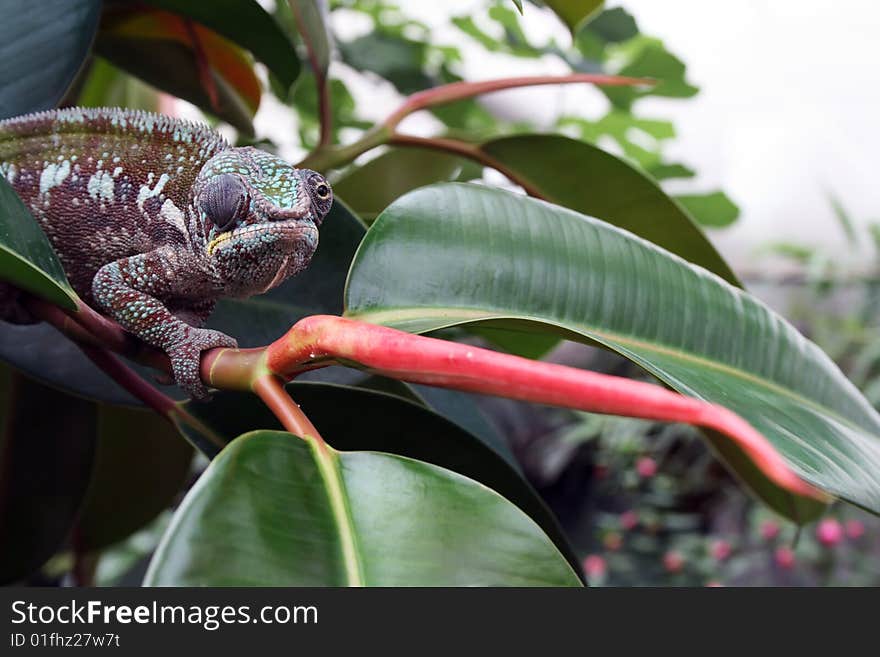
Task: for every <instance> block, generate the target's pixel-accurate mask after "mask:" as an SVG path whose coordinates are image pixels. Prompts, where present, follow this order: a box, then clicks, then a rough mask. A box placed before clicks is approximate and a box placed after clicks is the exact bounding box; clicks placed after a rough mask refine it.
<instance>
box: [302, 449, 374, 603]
mask: <svg viewBox="0 0 880 657" xmlns="http://www.w3.org/2000/svg"><path fill="white" fill-rule="evenodd" d="M303 438H304V439H305V440H306V441H307V442H308V443H309V448H310V449H311V451H312V455H313V456H314V459H315V464H316V465H317V466H318V472H319V474H320V475H321V478H322V479H323V480H324V486H325V489H326V491H327V498H328V500H329V502H330V510H331V512H332V513H333V519H334V521H335V525H336V528H337V531H338V532H339V542H340V551H341V552H342V561H343V564H344V566H345V575H346V577H347V579H348V585H349V586H353V587H362V586H366V581H365V578H364V569H363V565H362V564H361V561H360V558H359V557H358V554H359V550H358V545H357V535H356V531H355V526H354V519H353V518H352V516H351V508H350V507H349V505H348V501H347V500H348V495H347V494H346V492H345V482H344V481H343V480H342V473H341V472H340V471H339V454H338V453H337V452H336V451H334V450H333V449H332V448H330V447H329V446H328V445H327V444H326V443H324V442H322V441H319V440H318V439H315V438H313V437H311V436H303Z"/></svg>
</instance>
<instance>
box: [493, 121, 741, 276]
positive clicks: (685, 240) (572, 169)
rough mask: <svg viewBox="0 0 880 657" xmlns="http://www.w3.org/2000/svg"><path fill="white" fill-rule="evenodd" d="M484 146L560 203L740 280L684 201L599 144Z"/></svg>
mask: <svg viewBox="0 0 880 657" xmlns="http://www.w3.org/2000/svg"><path fill="white" fill-rule="evenodd" d="M483 150H485V151H486V152H487V153H489V154H490V155H491V156H492V157H494V158H495V159H497V160H499V161H501V162H502V163H503V164H504V165H505V166H507V167H509V168H510V169H512V170H513V171H514V172H516V173H517V174H518V175H520V176H522V177H524V178H526V179H527V180H528V181H529V182H530V183H531V184H532V185H535V186H536V187H538V188H539V189H540V190H541V192H542V193H543V194H544V196H545V197H546V198H547V199H548V200H550V201H552V202H554V203H558V204H559V205H564V206H566V207H569V208H571V209H573V210H577V211H578V212H583V213H584V214H588V215H590V216H593V217H597V218H599V219H603V220H604V221H607V222H609V223H612V224H614V225H615V226H619V227H620V228H623V229H625V230H628V231H630V232H632V233H635V234H636V235H638V236H639V237H643V238H645V239H647V240H649V241H651V242H653V243H654V244H657V245H659V246H662V247H663V248H665V249H667V250H669V251H671V252H672V253H675V254H676V255H680V256H681V257H683V258H685V259H686V260H689V261H691V262H693V263H695V264H698V265H700V266H702V267H705V268H706V269H708V270H710V271H713V272H715V273H716V274H718V275H719V276H721V277H722V278H725V279H727V280H728V281H729V282H731V283H734V284H737V285H738V284H739V281H738V280H737V278H736V275H735V274H734V273H733V271H732V270H731V269H730V267H729V266H728V264H727V263H726V262H725V261H724V259H723V258H722V257H721V256H720V255H719V254H718V251H716V250H715V247H713V246H712V244H711V243H710V242H709V240H708V239H706V236H705V235H704V234H703V232H702V231H701V230H700V229H699V228H698V227H697V226H696V224H695V223H694V222H693V220H692V219H691V218H690V216H688V214H687V212H685V211H684V210H683V209H682V207H681V206H680V205H679V204H677V203H676V202H675V201H673V200H672V199H671V198H670V197H669V196H667V195H666V194H665V193H664V192H663V190H662V189H660V187H659V186H658V185H657V184H656V183H655V182H654V181H653V180H651V179H650V178H649V177H648V176H646V175H645V174H643V173H642V172H640V171H639V170H638V169H636V168H634V167H632V166H630V165H629V164H627V163H626V162H624V161H623V160H621V159H620V158H617V157H615V156H614V155H611V154H610V153H606V152H605V151H603V150H602V149H600V148H597V147H596V146H593V145H592V144H587V143H585V142H581V141H576V140H574V139H569V138H567V137H561V136H556V135H522V136H516V137H503V138H501V139H496V140H494V141H490V142H488V143H486V144H484V145H483Z"/></svg>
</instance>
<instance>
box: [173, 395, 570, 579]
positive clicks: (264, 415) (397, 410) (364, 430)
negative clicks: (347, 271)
mask: <svg viewBox="0 0 880 657" xmlns="http://www.w3.org/2000/svg"><path fill="white" fill-rule="evenodd" d="M287 390H288V392H289V393H290V395H291V397H292V398H293V399H294V400H295V401H296V403H297V404H299V405H300V406H301V407H302V409H303V411H304V412H305V413H306V414H307V415H308V416H309V419H310V420H311V421H312V423H313V424H314V425H315V427H316V428H317V430H318V431H319V432H320V433H321V435H322V436H323V437H324V440H326V441H327V442H328V443H330V444H331V445H332V446H333V447H334V448H336V449H339V450H343V451H357V450H368V451H379V452H389V453H391V454H396V455H398V456H405V457H407V458H411V459H416V460H419V461H425V462H427V463H432V464H434V465H437V466H439V467H443V468H447V469H449V470H452V471H454V472H457V473H458V474H461V475H464V476H466V477H470V478H471V479H475V480H477V481H479V482H480V483H481V484H484V485H486V486H488V487H489V488H491V489H493V490H494V491H496V492H498V493H499V494H501V495H503V496H504V497H506V498H507V499H508V500H510V501H511V502H513V503H514V504H516V505H517V506H518V507H519V508H520V509H522V510H523V511H524V512H525V513H527V514H528V515H529V516H530V517H531V518H532V519H533V520H534V521H535V522H536V523H538V524H539V525H540V526H541V527H542V528H543V530H544V531H545V532H546V533H547V534H548V535H549V536H550V537H551V538H552V539H553V540H554V541H555V542H556V544H557V545H558V546H559V549H560V550H562V551H563V552H565V554H566V555H567V558H568V559H569V561H570V562H571V563H572V565H573V567H575V568H576V567H577V559H576V557H575V556H574V552H573V550H572V549H571V547H569V546H568V543H567V539H566V538H565V535H564V534H563V533H562V530H561V529H560V528H559V525H558V523H557V522H556V519H555V518H554V517H553V515H552V514H551V513H550V512H549V511H548V509H547V507H546V506H545V505H544V503H543V501H542V500H541V498H540V497H539V496H538V494H537V493H535V491H534V489H533V488H532V487H531V485H530V484H529V483H528V482H527V481H526V479H525V478H524V477H523V475H522V474H521V473H520V472H519V471H518V470H517V469H515V468H514V467H513V465H512V462H509V461H507V460H506V459H507V458H512V457H510V456H509V452H507V453H505V454H503V455H502V454H500V453H499V451H498V450H497V449H496V447H495V446H494V445H492V444H489V443H488V441H484V440H483V439H482V438H481V437H476V436H475V435H473V434H471V433H468V432H467V431H465V430H464V429H462V428H461V426H460V425H457V424H455V423H453V422H452V421H450V420H449V419H447V418H445V417H443V416H441V415H438V414H437V413H435V412H433V411H432V410H430V409H428V408H425V406H423V405H421V404H419V403H417V402H413V401H409V400H405V399H403V398H401V397H399V396H397V395H392V394H387V393H384V392H376V391H373V390H365V389H361V388H353V387H349V386H338V385H331V384H326V383H293V384H289V385H288V386H287ZM419 390H420V392H421V391H422V390H424V388H423V387H421V386H420V388H419ZM186 408H187V410H188V411H189V412H190V413H192V414H193V415H195V416H196V417H197V418H199V420H201V421H202V422H203V423H204V424H205V425H206V426H208V427H211V428H213V429H215V430H216V431H217V433H219V434H221V435H222V436H223V437H224V438H226V439H227V440H230V441H231V440H233V439H234V438H235V437H236V435H238V432H247V431H253V430H254V429H280V428H281V427H280V425H279V424H278V420H277V419H276V418H275V416H274V415H272V414H271V413H270V412H269V410H268V409H267V408H266V406H265V405H264V404H263V403H262V402H261V401H260V400H259V399H257V398H256V397H255V396H254V395H251V394H244V393H229V392H224V393H219V394H218V397H217V399H216V400H215V402H214V403H212V404H198V403H192V402H187V403H186ZM340 408H344V409H346V412H345V413H340V412H339V409H340ZM445 410H449V407H448V404H447V405H446V409H445ZM459 410H460V409H455V412H456V413H457V412H458V411H459ZM184 433H185V434H186V435H187V437H188V438H190V439H191V440H193V441H194V442H196V443H197V444H202V443H204V441H203V439H202V437H201V436H200V435H198V434H197V433H196V432H195V431H193V429H192V428H190V427H185V428H184ZM214 455H215V454H214V453H209V456H214ZM513 463H515V462H513Z"/></svg>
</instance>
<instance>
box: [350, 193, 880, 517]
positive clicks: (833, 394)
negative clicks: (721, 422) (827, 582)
mask: <svg viewBox="0 0 880 657" xmlns="http://www.w3.org/2000/svg"><path fill="white" fill-rule="evenodd" d="M623 193H625V192H623ZM630 193H631V192H630ZM346 308H347V310H346V313H347V315H349V316H351V317H355V318H358V319H362V320H365V321H370V322H373V323H381V324H388V325H393V326H396V327H398V328H402V329H404V330H409V331H419V332H423V331H430V330H436V329H439V328H441V327H445V326H451V325H456V324H465V323H468V322H478V321H483V320H490V319H502V318H509V319H519V320H521V321H522V322H523V326H529V325H531V326H532V327H533V328H534V330H538V331H543V332H553V333H557V334H559V333H561V334H562V335H564V336H566V337H570V338H573V339H579V340H582V341H584V342H592V343H598V344H601V345H604V346H605V347H607V348H609V349H612V350H614V351H617V352H618V353H620V354H622V355H623V356H625V357H627V358H629V359H630V360H632V361H634V362H635V363H637V364H639V365H640V366H642V367H644V368H645V369H646V370H647V371H649V372H650V373H652V374H654V375H655V376H657V377H658V378H659V379H660V380H661V381H663V382H665V383H666V384H668V385H669V386H670V387H672V388H674V389H675V390H678V391H679V392H682V393H684V394H688V395H692V396H695V397H699V398H702V399H705V400H707V401H710V402H714V403H717V404H721V405H723V406H725V407H727V408H729V409H731V410H733V411H734V412H736V413H738V414H739V415H741V416H742V417H743V418H745V419H746V420H747V421H749V422H750V423H751V424H752V425H753V426H754V427H755V428H756V429H757V430H758V431H760V432H761V433H762V434H764V436H766V437H767V438H768V439H769V440H770V441H771V442H772V443H773V445H774V446H775V447H776V448H777V449H778V450H779V452H780V454H781V455H782V456H783V458H785V459H786V461H787V462H788V463H789V465H790V466H791V467H792V468H793V470H794V471H795V472H797V473H798V474H799V475H801V476H802V477H803V478H804V479H806V480H807V481H809V482H811V483H813V484H815V485H816V486H818V487H820V488H822V489H824V490H826V491H828V492H830V493H832V494H833V495H836V496H839V497H841V498H843V499H846V500H849V501H851V502H853V503H855V504H858V505H860V506H863V507H865V508H867V509H870V510H872V511H875V512H880V476H878V469H877V467H875V466H876V464H877V463H880V416H878V414H877V413H876V412H875V411H874V409H873V408H871V406H870V405H869V404H868V402H867V401H866V400H865V399H864V397H862V395H861V394H860V393H859V392H858V391H857V390H856V389H855V387H854V386H853V385H852V384H851V383H850V382H849V381H847V380H846V378H845V377H844V376H843V375H842V374H841V372H840V370H839V369H838V368H837V366H835V365H834V364H833V363H832V362H831V360H830V359H829V358H828V357H827V356H826V355H825V354H824V353H823V352H822V351H821V350H820V349H819V348H818V347H816V346H815V345H814V344H812V343H810V342H809V341H807V340H806V339H805V338H804V337H803V336H802V335H800V334H799V333H798V332H797V331H796V330H795V329H794V328H793V327H792V326H791V325H790V324H788V323H787V322H786V321H785V320H783V319H782V318H781V317H779V316H778V315H776V314H775V313H773V312H772V311H771V310H770V309H768V308H767V307H766V306H765V305H764V304H762V303H761V302H760V301H758V300H756V299H755V298H754V297H751V296H750V295H748V294H747V293H745V292H743V291H742V290H738V289H736V288H734V287H731V286H730V285H728V284H726V283H725V282H724V281H722V280H720V279H719V278H718V277H716V276H713V275H711V274H709V273H707V272H706V271H704V270H701V269H699V268H696V267H693V266H690V265H688V264H687V263H685V262H683V261H682V260H680V259H679V258H676V257H674V256H672V255H670V254H669V253H667V252H665V251H663V250H662V249H659V248H657V247H656V246H654V245H652V244H650V243H648V242H645V241H643V240H639V239H637V238H635V237H633V236H632V235H630V234H628V233H626V232H623V231H621V230H619V229H617V228H615V227H613V226H610V225H608V224H606V223H604V222H602V221H598V220H596V219H592V218H589V217H585V216H583V215H580V214H577V213H574V212H571V211H569V210H565V209H563V208H559V207H556V206H552V205H548V204H545V203H541V202H538V201H534V200H532V199H528V198H523V197H520V196H517V195H514V194H510V193H507V192H501V191H499V190H493V189H488V188H484V187H480V186H475V185H460V184H445V185H435V186H432V187H427V188H422V189H420V190H417V191H415V192H412V193H410V194H408V195H407V196H405V197H403V198H401V199H399V200H398V201H396V202H395V203H394V204H392V205H391V206H390V207H389V208H388V209H387V210H385V212H384V213H383V214H382V215H381V216H380V217H379V219H378V220H377V221H376V223H375V224H374V225H373V226H372V228H371V229H370V231H369V232H368V234H367V237H366V238H365V240H364V243H363V244H362V246H361V248H360V249H359V250H358V254H357V257H356V259H355V261H354V263H352V269H351V274H350V276H349V282H348V288H347V292H346ZM709 438H710V441H711V443H712V445H713V447H715V449H717V450H718V451H719V452H720V453H721V455H722V457H723V458H724V459H725V460H726V461H727V462H728V464H729V465H730V466H731V467H732V468H734V470H736V471H737V473H738V474H739V475H740V477H741V478H742V479H743V480H744V481H745V482H746V483H748V484H749V485H750V486H751V487H752V488H753V489H754V490H755V491H756V492H757V493H758V494H759V495H760V496H761V497H762V498H763V499H764V500H765V501H766V502H767V503H768V504H770V505H771V506H773V507H774V508H775V509H776V510H777V511H779V512H780V513H782V514H785V515H787V516H789V517H792V518H794V519H797V520H801V521H803V520H806V519H808V518H809V517H811V516H812V517H814V516H815V514H816V513H818V512H820V511H821V508H819V507H817V506H815V505H806V504H803V500H800V499H794V498H792V497H791V496H790V495H788V494H787V493H785V492H784V491H782V490H780V489H778V488H776V487H775V486H774V485H772V484H771V483H770V482H769V480H767V479H766V478H764V477H763V475H762V474H761V473H760V472H758V471H757V469H755V468H754V467H753V466H751V464H750V463H749V462H748V461H747V460H746V459H745V457H744V456H743V455H742V453H740V452H739V451H738V448H736V447H734V446H733V445H731V443H730V442H729V441H725V440H723V439H721V438H720V437H718V436H715V435H710V436H709Z"/></svg>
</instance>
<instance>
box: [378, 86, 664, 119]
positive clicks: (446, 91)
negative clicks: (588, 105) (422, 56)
mask: <svg viewBox="0 0 880 657" xmlns="http://www.w3.org/2000/svg"><path fill="white" fill-rule="evenodd" d="M578 83H581V84H598V85H601V86H606V87H608V86H628V87H631V86H635V85H650V84H653V80H648V79H645V78H627V77H619V76H616V75H602V74H595V73H572V74H570V75H526V76H522V77H516V78H499V79H496V80H482V81H479V82H464V81H463V82H452V83H450V84H444V85H442V86H439V87H434V88H433V89H427V90H425V91H420V92H418V93H414V94H413V95H411V96H410V97H409V98H407V100H406V101H405V102H404V103H403V105H401V106H400V107H399V108H398V109H397V110H396V111H395V112H394V113H393V114H391V115H390V116H389V117H388V118H387V119H386V120H385V122H384V125H385V126H387V127H389V128H394V127H396V126H397V125H398V124H399V123H400V122H401V121H402V120H403V119H404V118H405V117H407V116H409V115H410V114H412V113H413V112H417V111H419V110H422V109H425V108H427V107H436V106H438V105H445V104H447V103H453V102H455V101H457V100H464V99H465V98H473V97H474V96H479V95H482V94H488V93H492V92H493V91H503V90H505V89H515V88H517V87H535V86H540V85H547V84H578Z"/></svg>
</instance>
